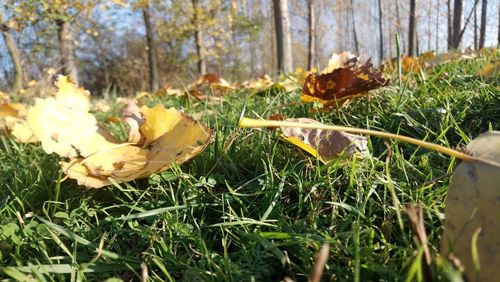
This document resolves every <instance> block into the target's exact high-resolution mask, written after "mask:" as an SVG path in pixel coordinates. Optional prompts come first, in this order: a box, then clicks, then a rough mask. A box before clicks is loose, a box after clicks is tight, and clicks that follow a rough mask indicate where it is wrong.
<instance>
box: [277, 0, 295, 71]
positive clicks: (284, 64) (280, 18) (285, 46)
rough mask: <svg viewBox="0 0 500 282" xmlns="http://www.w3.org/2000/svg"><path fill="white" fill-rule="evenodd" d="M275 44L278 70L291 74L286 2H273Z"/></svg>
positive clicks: (290, 44)
mask: <svg viewBox="0 0 500 282" xmlns="http://www.w3.org/2000/svg"><path fill="white" fill-rule="evenodd" d="M273 4H274V21H275V27H276V43H277V50H278V70H279V71H281V72H285V73H288V72H292V71H293V61H292V36H291V34H290V16H289V14H288V0H273Z"/></svg>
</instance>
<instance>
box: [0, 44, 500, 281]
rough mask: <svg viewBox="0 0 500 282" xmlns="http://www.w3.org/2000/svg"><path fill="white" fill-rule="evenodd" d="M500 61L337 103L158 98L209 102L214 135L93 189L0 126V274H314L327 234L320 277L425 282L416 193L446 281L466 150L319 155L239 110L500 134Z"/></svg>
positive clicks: (394, 128)
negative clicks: (415, 229) (446, 221)
mask: <svg viewBox="0 0 500 282" xmlns="http://www.w3.org/2000/svg"><path fill="white" fill-rule="evenodd" d="M499 57H500V55H499V53H498V52H490V54H489V55H488V56H486V55H480V56H479V57H477V58H475V59H457V60H454V61H452V62H450V63H447V64H444V65H440V66H437V67H435V68H433V70H432V71H430V72H428V73H426V74H420V75H418V76H417V77H414V78H413V79H411V80H410V81H411V82H408V81H407V82H403V86H402V88H399V87H398V86H397V78H396V77H394V78H393V82H392V83H391V85H390V86H388V87H385V88H383V89H381V90H378V91H375V92H374V93H376V95H371V96H370V99H368V98H362V99H359V100H356V101H353V102H351V103H350V104H348V105H347V106H345V107H343V108H341V109H340V110H337V111H332V112H329V113H311V112H310V111H309V108H310V105H305V104H297V105H295V106H289V107H287V106H284V105H287V104H290V103H292V102H296V101H297V100H298V93H286V92H283V91H278V90H270V91H267V92H265V93H261V94H260V95H253V96H252V95H249V93H247V92H245V91H236V92H235V93H232V94H230V95H228V96H226V97H225V101H224V102H223V103H220V104H206V103H202V102H199V101H196V100H186V99H183V98H171V97H166V98H154V99H151V100H150V101H148V103H150V104H154V103H157V102H162V103H164V104H165V105H167V106H176V107H183V108H184V109H185V111H186V112H188V113H191V114H198V113H206V114H204V115H202V116H201V118H200V119H201V120H202V121H203V122H205V123H207V124H208V125H209V126H210V127H212V128H213V129H214V130H215V132H216V134H215V139H214V142H213V144H211V145H210V146H209V147H208V148H207V149H206V150H205V151H204V152H203V153H202V154H200V155H198V156H197V157H195V158H194V159H193V160H191V161H189V162H188V163H186V164H183V165H181V166H177V167H174V168H173V169H171V170H169V171H166V172H164V173H162V174H158V175H153V176H151V177H150V178H148V179H142V180H137V181H134V182H130V183H124V184H120V185H118V184H117V185H114V186H110V187H107V188H103V189H99V190H86V189H84V188H82V187H79V186H78V185H76V182H75V181H73V180H65V181H64V182H60V180H61V179H62V178H63V177H64V175H62V174H61V173H60V171H59V166H58V158H57V157H55V156H51V155H46V154H45V153H44V152H43V151H42V149H41V148H40V146H37V145H25V144H17V143H15V142H14V141H12V140H10V139H8V138H6V137H2V139H1V142H0V143H1V144H0V147H1V150H0V183H1V184H0V186H1V187H2V189H0V225H1V227H0V251H1V252H0V261H1V264H0V277H1V278H5V279H17V280H22V279H28V280H29V279H32V280H41V281H67V280H70V279H71V280H105V279H107V278H116V279H122V280H125V281H128V280H140V279H141V275H142V274H141V273H142V272H141V265H142V267H143V268H144V267H145V268H147V271H148V274H149V279H150V281H163V280H184V281H196V280H199V281H233V280H234V281H249V280H250V281H252V280H253V281H278V280H281V279H283V278H284V277H285V276H288V277H291V278H293V279H297V280H300V281H305V280H307V279H308V277H309V276H310V273H311V269H312V266H313V263H314V255H315V253H316V252H317V251H318V250H319V249H320V247H321V245H322V244H323V243H324V242H328V243H329V244H330V256H329V260H328V263H327V265H326V268H325V271H324V278H325V279H326V280H355V281H368V280H397V281H401V280H406V279H417V278H418V277H419V275H420V267H421V265H420V261H419V259H417V257H418V256H419V255H421V252H419V248H418V246H417V244H416V243H415V241H414V239H413V235H412V234H411V231H410V227H409V224H408V221H407V218H406V217H405V215H404V211H403V210H404V204H405V203H409V202H416V203H421V204H422V205H423V206H424V216H425V221H426V229H427V233H428V236H429V243H430V250H431V252H432V253H433V257H434V258H435V261H436V263H435V264H434V265H433V271H434V272H433V273H434V275H435V277H436V278H437V279H438V280H448V279H451V278H450V277H451V275H453V273H454V272H453V271H451V270H450V269H451V268H450V265H449V264H447V263H446V261H445V260H444V259H443V258H437V256H438V255H437V254H438V252H439V239H440V234H441V233H442V224H443V218H444V214H443V210H444V200H445V198H446V194H447V189H448V183H449V175H450V173H452V172H453V170H454V168H455V166H456V165H457V160H454V159H451V158H450V157H448V156H445V155H441V154H439V153H436V152H432V151H428V150H426V149H421V148H417V147H415V146H412V145H408V144H404V143H400V142H397V141H391V140H381V139H378V138H374V137H371V138H369V146H370V149H371V152H372V157H368V158H365V159H363V160H351V161H347V162H345V161H344V162H333V163H330V164H329V165H322V164H321V163H319V162H318V160H316V159H315V158H313V157H310V156H308V155H306V154H305V153H303V152H302V151H300V150H299V149H297V148H295V147H293V146H291V145H289V144H287V143H284V142H283V141H280V140H279V139H278V136H277V135H278V133H277V132H273V131H268V130H259V129H240V128H238V126H237V124H238V120H239V118H240V116H241V114H242V112H245V115H246V116H248V117H253V118H256V117H264V118H265V117H267V116H268V115H269V114H275V113H277V112H281V113H282V114H283V115H285V116H286V117H311V118H314V119H317V120H319V121H322V122H324V123H327V124H337V125H345V126H355V127H361V128H370V129H376V130H381V131H387V132H392V133H399V134H403V135H407V136H411V137H414V138H419V139H424V140H426V141H430V142H434V143H437V144H441V145H444V146H449V147H462V146H464V145H466V144H467V143H468V142H469V141H470V140H471V139H472V138H474V137H476V136H477V135H479V134H480V133H482V132H485V131H487V130H489V129H497V130H498V129H500V93H499V92H500V91H499V85H498V82H497V81H498V80H495V79H489V80H485V79H483V78H481V77H479V76H477V73H478V71H479V70H480V69H481V68H482V67H483V66H484V65H486V64H488V63H489V62H491V61H493V60H494V59H498V58H499ZM115 113H116V111H115ZM108 115H112V114H107V115H104V114H102V113H99V114H98V115H97V116H98V118H99V119H100V120H101V121H104V120H105V118H106V116H108ZM107 126H108V127H110V126H109V125H107ZM111 127H112V129H113V130H114V131H115V133H117V134H120V132H122V133H123V128H121V129H120V127H119V126H117V125H113V126H111ZM389 152H390V153H389ZM388 155H390V159H388ZM391 189H393V191H394V194H395V197H393V196H391ZM116 279H115V280H112V279H110V280H109V281H119V280H116Z"/></svg>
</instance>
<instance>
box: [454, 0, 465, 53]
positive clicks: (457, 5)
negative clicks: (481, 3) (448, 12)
mask: <svg viewBox="0 0 500 282" xmlns="http://www.w3.org/2000/svg"><path fill="white" fill-rule="evenodd" d="M463 9H464V1H463V0H455V2H454V5H453V26H452V29H453V46H452V47H453V48H454V49H457V48H458V46H460V39H461V38H460V37H461V36H460V34H461V32H462V12H463Z"/></svg>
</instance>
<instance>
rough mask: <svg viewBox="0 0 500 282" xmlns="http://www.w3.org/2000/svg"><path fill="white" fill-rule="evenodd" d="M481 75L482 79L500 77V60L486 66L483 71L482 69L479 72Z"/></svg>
mask: <svg viewBox="0 0 500 282" xmlns="http://www.w3.org/2000/svg"><path fill="white" fill-rule="evenodd" d="M479 74H480V75H481V76H482V77H486V78H492V77H496V76H498V75H499V74H500V60H499V61H496V62H494V63H491V64H488V65H486V66H484V67H483V69H481V71H480V72H479Z"/></svg>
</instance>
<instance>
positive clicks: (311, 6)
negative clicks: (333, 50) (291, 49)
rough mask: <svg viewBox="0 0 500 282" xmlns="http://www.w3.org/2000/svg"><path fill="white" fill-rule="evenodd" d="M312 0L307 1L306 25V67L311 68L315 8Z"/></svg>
mask: <svg viewBox="0 0 500 282" xmlns="http://www.w3.org/2000/svg"><path fill="white" fill-rule="evenodd" d="M314 2H315V1H314V0H309V1H308V3H307V7H308V14H309V17H308V26H309V42H308V43H309V46H308V52H307V67H308V69H310V70H312V69H313V67H314V65H315V63H316V34H315V26H316V9H315V5H314Z"/></svg>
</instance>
